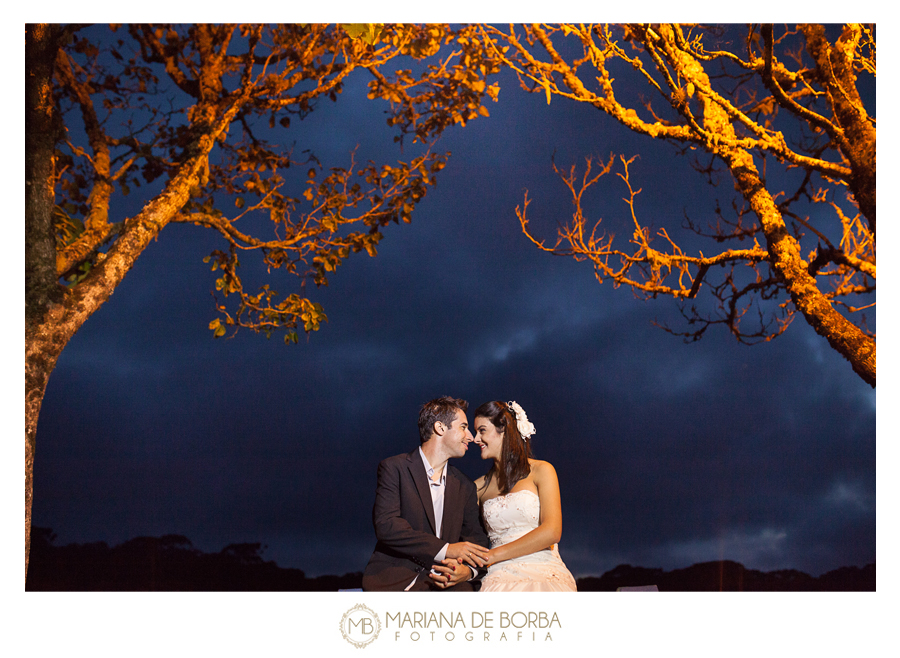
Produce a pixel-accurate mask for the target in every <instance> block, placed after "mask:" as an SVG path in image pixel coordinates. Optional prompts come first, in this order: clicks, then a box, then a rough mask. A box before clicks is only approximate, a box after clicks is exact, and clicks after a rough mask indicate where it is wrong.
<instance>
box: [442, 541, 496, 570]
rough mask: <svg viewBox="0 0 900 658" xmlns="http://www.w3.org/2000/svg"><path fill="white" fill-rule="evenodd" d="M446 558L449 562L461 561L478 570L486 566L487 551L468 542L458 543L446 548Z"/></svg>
mask: <svg viewBox="0 0 900 658" xmlns="http://www.w3.org/2000/svg"><path fill="white" fill-rule="evenodd" d="M446 557H447V559H449V560H457V561H459V560H462V561H463V562H468V563H469V564H471V565H472V566H473V567H476V568H479V567H483V566H484V565H485V564H487V559H488V549H486V548H485V547H484V546H479V545H478V544H473V543H472V542H470V541H460V542H456V543H455V544H450V545H449V546H447V555H446Z"/></svg>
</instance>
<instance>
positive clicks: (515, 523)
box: [481, 489, 576, 592]
mask: <svg viewBox="0 0 900 658" xmlns="http://www.w3.org/2000/svg"><path fill="white" fill-rule="evenodd" d="M483 511H484V523H485V526H486V527H487V531H488V537H490V539H491V548H496V547H497V546H502V545H503V544H508V543H509V542H511V541H515V540H516V539H518V538H519V537H522V536H523V535H526V534H528V533H529V532H531V531H532V530H534V529H535V528H537V527H538V525H540V518H541V499H540V498H539V497H538V495H537V494H536V493H535V492H533V491H531V490H530V489H523V490H521V491H514V492H512V493H508V494H505V495H502V496H497V497H496V498H491V499H489V500H486V501H484V508H483ZM575 590H576V588H575V578H573V577H572V574H571V573H570V572H569V570H568V569H566V565H565V564H564V563H563V561H562V558H560V557H559V550H558V549H557V545H556V544H554V545H553V546H551V547H550V548H545V549H544V550H542V551H537V552H535V553H530V554H528V555H523V556H521V557H517V558H513V559H512V560H505V561H503V562H498V563H497V564H494V565H491V566H490V567H488V572H487V574H485V576H484V578H483V579H482V581H481V591H482V592H574V591H575Z"/></svg>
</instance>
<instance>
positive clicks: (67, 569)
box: [25, 527, 875, 592]
mask: <svg viewBox="0 0 900 658" xmlns="http://www.w3.org/2000/svg"><path fill="white" fill-rule="evenodd" d="M265 550H266V547H265V546H263V545H262V544H260V543H259V542H253V543H243V544H229V545H227V546H225V547H223V548H222V550H221V551H218V552H212V553H208V552H204V551H200V550H199V549H197V548H196V547H194V546H193V543H192V542H191V541H190V539H189V538H188V537H185V536H183V535H166V536H163V537H134V538H132V539H129V540H128V541H126V542H123V543H122V544H119V545H116V546H108V545H107V544H106V543H105V542H89V543H86V544H69V545H65V546H59V545H57V544H56V542H55V536H54V533H53V531H52V529H49V528H37V527H36V528H34V529H33V543H32V559H31V562H30V567H29V571H28V581H27V583H26V587H25V589H26V591H52V592H71V591H294V592H311V591H315V592H333V591H339V590H354V589H359V588H361V587H362V571H359V570H356V571H350V570H347V571H343V572H341V573H332V574H315V575H312V574H307V573H306V572H305V571H304V570H302V569H297V568H285V567H280V566H279V565H278V564H277V563H275V562H274V561H271V560H267V559H266V557H265ZM646 586H654V587H657V588H658V590H659V591H661V592H666V591H668V592H687V591H753V592H788V591H790V592H800V591H806V592H821V591H875V563H874V562H873V563H869V564H865V565H846V566H843V567H840V568H838V569H833V570H830V571H828V572H827V573H825V574H822V575H820V576H815V577H814V576H810V575H809V574H806V573H803V572H801V571H797V570H794V569H782V570H776V571H772V572H760V571H758V570H753V569H747V568H746V567H744V565H742V564H740V563H739V562H735V561H733V560H728V559H723V560H717V561H713V562H703V563H696V564H691V565H685V566H683V567H680V568H676V569H671V570H664V569H660V568H654V567H647V566H643V565H630V564H620V565H617V566H616V567H614V568H613V569H611V570H609V571H606V572H604V573H602V574H597V575H593V576H591V575H582V576H580V577H578V578H577V587H578V591H579V592H604V591H605V592H611V591H616V590H617V589H618V588H620V587H646Z"/></svg>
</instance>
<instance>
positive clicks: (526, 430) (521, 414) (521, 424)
mask: <svg viewBox="0 0 900 658" xmlns="http://www.w3.org/2000/svg"><path fill="white" fill-rule="evenodd" d="M506 406H508V407H509V410H510V411H511V412H512V413H513V415H514V416H515V417H516V428H517V429H518V430H519V434H521V435H522V438H523V439H525V440H526V441H527V440H528V439H529V437H531V436H532V435H533V434H534V424H533V423H531V422H529V420H528V416H526V415H525V410H524V409H523V408H522V405H520V404H519V403H517V402H515V401H510V402H507V403H506Z"/></svg>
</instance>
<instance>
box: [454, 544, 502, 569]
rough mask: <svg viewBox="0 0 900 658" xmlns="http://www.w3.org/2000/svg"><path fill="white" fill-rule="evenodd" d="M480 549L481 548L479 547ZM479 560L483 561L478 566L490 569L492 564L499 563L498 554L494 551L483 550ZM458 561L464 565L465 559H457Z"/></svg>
mask: <svg viewBox="0 0 900 658" xmlns="http://www.w3.org/2000/svg"><path fill="white" fill-rule="evenodd" d="M479 548H481V547H480V546H479ZM479 559H480V560H481V564H480V565H478V566H481V567H489V566H491V565H492V564H496V563H497V562H499V560H498V559H497V554H496V552H495V551H494V550H493V549H487V548H482V550H481V553H480V554H479ZM456 561H457V562H459V563H460V564H462V563H463V562H464V560H463V558H461V557H460V558H456Z"/></svg>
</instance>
